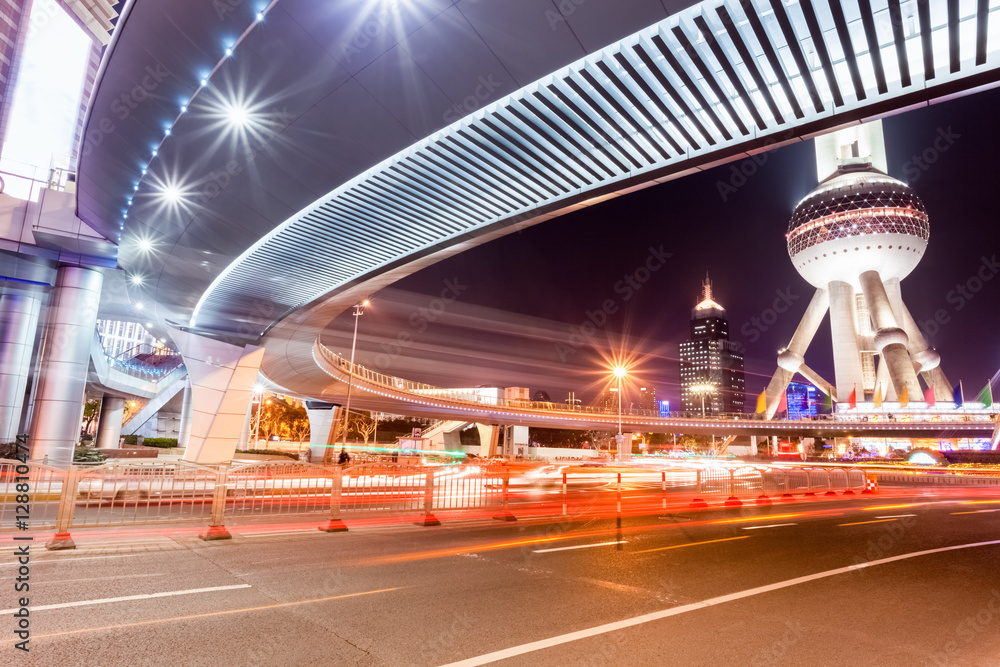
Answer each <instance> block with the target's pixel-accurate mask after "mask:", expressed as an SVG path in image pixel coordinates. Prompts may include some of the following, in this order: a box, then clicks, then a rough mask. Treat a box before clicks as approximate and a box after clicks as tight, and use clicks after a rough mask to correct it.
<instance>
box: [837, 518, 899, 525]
mask: <svg viewBox="0 0 1000 667" xmlns="http://www.w3.org/2000/svg"><path fill="white" fill-rule="evenodd" d="M886 521H895V519H875V520H874V521H856V522H854V523H842V524H840V525H841V526H862V525H864V524H866V523H885V522H886Z"/></svg>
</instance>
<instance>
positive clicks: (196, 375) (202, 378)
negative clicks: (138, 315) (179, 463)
mask: <svg viewBox="0 0 1000 667" xmlns="http://www.w3.org/2000/svg"><path fill="white" fill-rule="evenodd" d="M170 337H171V338H172V339H173V341H174V342H175V343H176V344H177V349H178V350H179V351H180V353H181V354H182V355H183V356H184V365H185V366H186V367H187V370H188V376H189V377H190V379H191V395H192V399H193V400H194V417H193V419H192V420H191V437H190V440H189V442H188V447H187V450H186V451H185V452H184V460H185V461H190V462H192V463H218V462H223V461H231V460H232V458H233V455H234V454H235V453H236V445H237V443H238V441H239V438H240V433H241V431H242V426H243V424H244V423H245V421H246V416H247V412H248V410H249V407H250V403H251V397H252V395H253V386H254V383H255V382H256V381H257V374H258V373H259V371H260V362H261V360H262V359H263V357H264V349H263V348H261V347H258V346H256V345H247V346H245V347H241V346H239V345H232V344H229V343H224V342H222V341H217V340H212V339H210V338H204V337H202V336H197V335H195V334H191V333H187V332H184V331H180V330H177V329H173V330H171V332H170Z"/></svg>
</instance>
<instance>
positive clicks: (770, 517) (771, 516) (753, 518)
mask: <svg viewBox="0 0 1000 667" xmlns="http://www.w3.org/2000/svg"><path fill="white" fill-rule="evenodd" d="M798 516H805V514H803V513H802V512H799V513H798V514H762V515H760V516H748V517H742V518H739V519H719V520H718V521H712V522H711V523H712V524H714V525H719V524H728V523H749V522H751V521H771V520H774V519H791V518H794V517H798Z"/></svg>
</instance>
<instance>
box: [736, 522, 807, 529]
mask: <svg viewBox="0 0 1000 667" xmlns="http://www.w3.org/2000/svg"><path fill="white" fill-rule="evenodd" d="M797 525H799V524H797V523H772V524H771V525H770V526H744V527H743V530H760V529H761V528H780V527H781V526H797Z"/></svg>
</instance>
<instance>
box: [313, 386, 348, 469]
mask: <svg viewBox="0 0 1000 667" xmlns="http://www.w3.org/2000/svg"><path fill="white" fill-rule="evenodd" d="M306 414H308V415H309V460H310V461H312V462H313V463H330V462H332V460H333V458H334V451H333V450H334V449H335V448H336V443H337V434H338V432H339V430H340V428H339V427H340V422H341V421H343V419H344V413H343V408H341V407H340V406H339V405H332V404H330V403H320V402H318V401H308V402H306Z"/></svg>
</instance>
